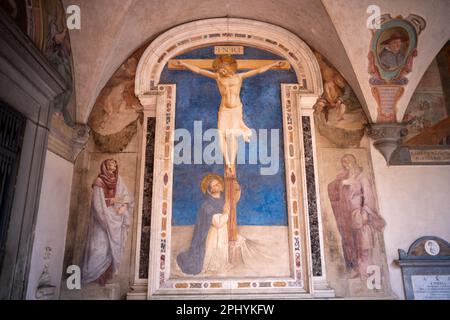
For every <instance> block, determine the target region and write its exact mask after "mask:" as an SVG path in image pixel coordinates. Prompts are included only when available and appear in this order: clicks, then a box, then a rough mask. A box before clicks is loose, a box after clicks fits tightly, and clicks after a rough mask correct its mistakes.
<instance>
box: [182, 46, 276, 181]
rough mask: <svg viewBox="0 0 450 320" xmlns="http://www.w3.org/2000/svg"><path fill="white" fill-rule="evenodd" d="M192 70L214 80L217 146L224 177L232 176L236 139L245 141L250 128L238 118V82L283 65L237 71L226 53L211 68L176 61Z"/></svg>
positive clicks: (239, 98)
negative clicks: (217, 103)
mask: <svg viewBox="0 0 450 320" xmlns="http://www.w3.org/2000/svg"><path fill="white" fill-rule="evenodd" d="M178 65H180V66H183V67H185V68H187V69H189V70H191V71H192V72H195V73H198V74H200V75H203V76H206V77H209V78H213V79H215V80H216V81H217V86H218V87H219V91H220V95H221V96H222V101H221V102H220V107H219V116H218V129H219V137H220V148H221V151H222V154H223V156H224V159H225V165H226V171H227V172H226V174H227V176H234V175H235V172H233V167H234V161H235V159H236V155H237V139H238V137H239V136H241V135H242V137H243V139H244V141H246V142H249V141H250V137H251V135H252V132H251V130H250V129H249V128H248V127H247V126H246V125H245V123H244V120H243V117H242V109H243V106H242V101H241V97H240V93H241V87H242V81H243V80H244V79H246V78H249V77H252V76H255V75H257V74H260V73H264V72H266V71H268V70H269V69H270V68H272V67H275V66H278V67H281V66H282V65H283V61H277V62H274V63H270V64H267V65H265V66H262V67H260V68H257V69H253V70H250V71H247V72H242V73H237V72H236V71H237V62H236V60H235V59H234V58H233V57H231V56H229V55H226V56H218V57H217V58H216V59H215V60H214V63H213V70H214V71H215V72H211V71H209V70H205V69H201V68H199V67H197V66H194V65H191V64H188V63H185V62H182V61H178Z"/></svg>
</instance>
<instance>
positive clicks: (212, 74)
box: [178, 61, 217, 79]
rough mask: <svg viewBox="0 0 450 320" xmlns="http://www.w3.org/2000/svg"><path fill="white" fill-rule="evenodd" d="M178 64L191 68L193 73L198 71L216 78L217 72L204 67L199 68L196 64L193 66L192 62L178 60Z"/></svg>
mask: <svg viewBox="0 0 450 320" xmlns="http://www.w3.org/2000/svg"><path fill="white" fill-rule="evenodd" d="M178 65H180V66H183V67H185V68H187V69H188V70H191V71H192V72H194V73H198V74H200V75H202V76H205V77H208V78H213V79H217V74H216V73H214V72H211V71H208V70H205V69H201V68H199V67H197V66H194V65H192V64H189V63H186V62H183V61H178Z"/></svg>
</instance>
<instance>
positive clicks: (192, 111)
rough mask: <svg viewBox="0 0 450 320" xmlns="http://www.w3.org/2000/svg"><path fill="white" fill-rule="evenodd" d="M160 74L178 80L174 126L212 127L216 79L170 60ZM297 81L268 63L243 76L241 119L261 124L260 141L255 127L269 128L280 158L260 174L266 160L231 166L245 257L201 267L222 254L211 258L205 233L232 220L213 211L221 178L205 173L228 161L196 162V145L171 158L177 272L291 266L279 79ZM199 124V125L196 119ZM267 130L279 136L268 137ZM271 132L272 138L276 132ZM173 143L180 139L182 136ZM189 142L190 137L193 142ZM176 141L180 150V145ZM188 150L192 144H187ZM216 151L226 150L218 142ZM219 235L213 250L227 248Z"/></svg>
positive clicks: (251, 271) (273, 270) (275, 270)
mask: <svg viewBox="0 0 450 320" xmlns="http://www.w3.org/2000/svg"><path fill="white" fill-rule="evenodd" d="M214 58H215V56H214V48H213V47H208V48H202V49H197V50H194V51H191V52H189V53H186V54H184V55H181V56H178V57H176V59H214ZM236 58H237V59H255V60H261V59H264V60H282V58H280V57H278V56H275V55H273V54H270V53H267V52H263V51H261V50H257V49H254V48H249V47H246V48H245V54H244V55H241V56H236ZM242 72H245V71H242ZM161 82H162V83H176V84H177V105H176V119H175V126H176V128H177V129H186V130H187V131H188V132H189V133H190V134H191V135H192V136H193V137H194V139H195V133H196V131H197V130H198V131H199V132H200V133H202V132H205V131H206V130H208V129H212V128H217V127H218V113H217V112H218V109H219V108H218V107H219V105H220V104H221V95H220V92H219V90H218V88H217V84H216V81H214V80H213V79H209V78H208V77H204V76H201V75H197V74H195V73H192V72H190V71H189V70H170V69H168V68H167V67H166V69H165V70H164V72H163V73H162V76H161ZM295 82H296V79H295V74H294V73H293V71H290V70H286V71H285V70H266V72H265V73H262V74H258V75H255V76H254V77H251V78H248V79H245V80H244V81H243V83H242V89H241V94H240V96H241V99H242V104H243V106H244V107H243V122H244V123H245V125H246V126H248V127H249V128H252V129H254V130H256V131H254V133H253V135H254V136H252V138H251V139H253V138H255V141H256V139H258V138H259V139H261V137H262V136H261V135H258V136H256V133H258V132H260V131H259V130H260V129H268V130H269V132H268V134H269V136H267V137H265V136H264V137H263V138H264V139H271V138H272V141H271V142H269V148H268V150H267V152H268V154H273V153H274V152H277V154H276V156H277V158H278V161H279V164H278V168H277V169H278V170H276V173H275V174H273V175H261V172H260V170H261V168H262V167H266V166H267V164H263V163H262V162H258V163H257V164H248V162H247V163H246V164H237V165H236V167H235V169H233V170H235V171H234V172H235V174H236V176H237V180H238V181H239V183H238V184H237V183H236V187H235V188H237V190H238V191H237V192H238V194H239V195H238V198H240V199H239V201H238V202H237V208H236V212H237V214H236V216H237V218H236V219H237V221H236V222H237V226H238V227H237V228H238V236H237V237H238V241H242V243H243V244H242V246H243V249H242V252H243V254H244V255H245V256H246V259H244V260H246V261H245V263H244V264H240V265H238V266H236V265H234V266H229V265H228V266H222V267H223V268H218V267H217V265H216V266H211V268H207V269H204V268H205V267H206V265H208V261H215V262H217V261H220V258H217V259H212V260H211V256H210V255H209V252H210V250H209V249H208V246H207V244H208V241H209V240H206V241H204V239H205V237H206V235H208V239H210V237H213V238H214V237H216V238H217V237H219V238H220V237H221V233H222V232H224V230H225V231H226V226H227V221H225V215H224V216H223V217H222V216H217V215H215V214H216V213H223V212H224V210H223V207H224V201H225V199H224V194H223V192H222V191H223V188H224V181H223V178H222V179H220V178H217V179H213V180H212V181H210V182H208V183H206V182H205V179H206V180H209V178H208V177H210V175H208V174H216V175H217V177H223V176H224V164H223V163H222V164H194V165H192V164H190V163H191V162H190V161H193V160H195V159H194V158H192V156H194V153H195V150H192V154H189V156H188V158H189V164H186V163H183V164H175V165H174V181H173V209H172V224H173V228H172V247H173V252H172V262H173V263H172V266H173V267H172V276H173V277H188V276H192V275H198V276H200V277H201V276H212V275H217V272H216V271H220V272H219V273H220V275H221V276H225V277H226V276H233V275H234V276H237V275H239V276H256V275H258V276H277V275H278V276H281V275H288V274H289V265H288V250H287V249H288V248H287V244H288V241H287V211H286V210H287V209H286V191H285V172H284V160H283V159H284V150H283V140H282V118H281V116H282V115H281V105H280V104H281V98H280V83H295ZM261 115H264V116H261ZM268 115H270V116H268ZM196 121H197V122H196ZM200 121H201V124H200ZM219 121H220V115H219ZM200 125H201V128H200V127H199V126H200ZM219 129H220V125H219ZM270 129H277V130H278V133H274V132H273V131H272V132H271V131H270ZM242 130H243V129H242ZM270 134H272V135H276V136H272V137H270ZM274 138H275V140H273V139H274ZM200 139H201V137H200ZM240 139H241V140H240V142H239V145H238V147H239V148H245V154H246V155H247V159H248V157H249V154H250V150H251V148H255V147H256V146H255V145H252V143H251V142H250V143H249V144H245V145H244V143H243V141H242V137H241V138H240ZM250 141H251V140H250ZM274 141H275V142H276V143H277V144H279V145H278V146H277V148H274V146H275V142H274ZM208 144H209V141H203V142H202V141H200V142H199V144H198V145H197V148H200V150H204V148H205V147H206V146H207V145H208ZM175 145H177V140H176V142H175ZM189 146H191V145H190V144H189ZM195 148H196V147H195V146H194V149H195ZM272 148H273V149H272ZM175 149H176V150H177V147H175ZM242 150H244V149H242ZM260 151H261V150H260ZM175 152H177V151H175ZM189 152H191V151H190V150H189ZM216 152H221V151H220V150H217V151H216ZM220 157H222V155H220ZM225 176H226V173H225ZM202 181H203V184H205V183H206V185H207V186H206V187H203V188H204V190H201V188H200V186H201V185H203V184H202V183H201V182H202ZM210 188H213V189H214V188H217V189H219V190H217V191H214V193H213V194H212V191H211V190H209V189H210ZM202 191H203V192H202ZM219 209H220V210H219ZM210 220H212V221H213V229H210V225H211V223H209V222H208V221H210ZM194 225H195V227H194ZM223 227H225V228H223ZM216 229H217V230H216ZM210 230H216V234H215V235H211V234H210V233H211V231H210ZM213 233H214V232H213ZM192 234H193V235H192ZM244 239H245V241H244ZM211 241H212V240H211ZM219 242H220V241H219ZM219 242H216V244H217V245H219V247H218V248H216V249H217V250H219V251H217V250H215V252H216V254H219V253H218V252H220V249H219V248H227V246H226V245H222V246H220V244H219ZM269 244H270V245H269ZM205 246H206V248H205ZM225 251H227V250H224V251H223V252H224V254H225ZM227 252H228V251H227ZM180 253H181V254H180ZM219 255H220V254H219ZM264 256H266V257H269V261H271V263H270V264H269V263H267V261H266V262H265V263H264ZM222 260H223V259H222ZM205 262H206V263H205ZM261 265H266V266H267V267H266V268H261ZM269 266H270V267H269ZM219 269H220V270H219Z"/></svg>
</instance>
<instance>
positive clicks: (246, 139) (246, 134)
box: [242, 130, 252, 142]
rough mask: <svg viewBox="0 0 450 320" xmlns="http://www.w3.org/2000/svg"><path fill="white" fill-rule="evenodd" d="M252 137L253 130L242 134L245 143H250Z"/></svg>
mask: <svg viewBox="0 0 450 320" xmlns="http://www.w3.org/2000/svg"><path fill="white" fill-rule="evenodd" d="M251 136H252V131H251V130H246V131H244V133H243V134H242V137H243V138H244V141H245V142H250V138H251Z"/></svg>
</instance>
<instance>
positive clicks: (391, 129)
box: [366, 123, 408, 164]
mask: <svg viewBox="0 0 450 320" xmlns="http://www.w3.org/2000/svg"><path fill="white" fill-rule="evenodd" d="M366 128H367V134H368V135H369V137H370V138H372V139H373V140H374V142H373V146H374V147H375V148H376V149H377V150H378V151H380V153H381V154H382V155H383V157H384V159H385V160H386V163H387V164H389V160H390V159H391V156H392V153H393V152H394V151H395V149H397V148H398V146H399V145H400V144H401V143H402V140H403V137H405V136H406V135H407V134H408V129H407V128H406V125H405V124H404V123H370V124H368V125H367V126H366Z"/></svg>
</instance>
